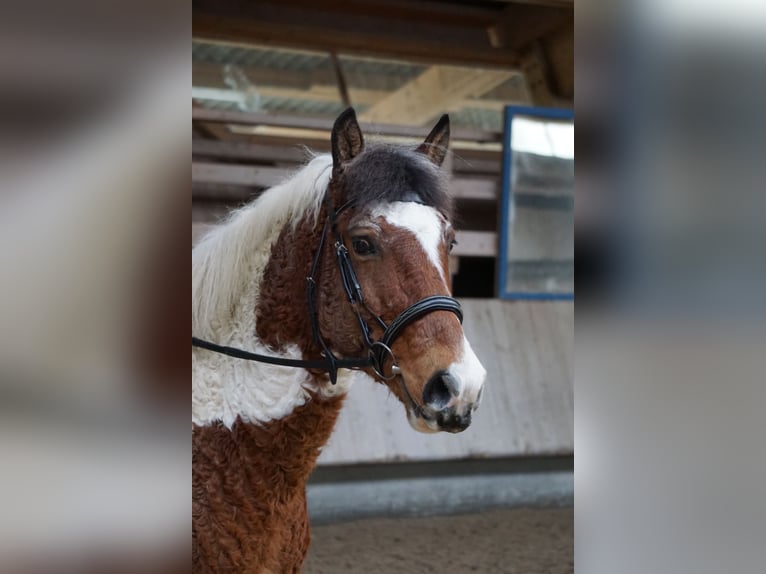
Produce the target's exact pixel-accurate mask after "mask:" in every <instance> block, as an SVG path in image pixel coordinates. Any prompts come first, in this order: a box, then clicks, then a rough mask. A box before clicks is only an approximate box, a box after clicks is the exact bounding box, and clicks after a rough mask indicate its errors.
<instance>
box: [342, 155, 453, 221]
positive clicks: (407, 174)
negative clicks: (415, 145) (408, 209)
mask: <svg viewBox="0 0 766 574" xmlns="http://www.w3.org/2000/svg"><path fill="white" fill-rule="evenodd" d="M344 179H345V186H346V190H347V192H348V194H349V199H353V200H354V203H355V204H356V205H366V204H371V203H377V202H385V203H389V202H392V201H415V202H418V203H422V204H425V205H429V206H431V207H434V208H435V209H436V210H437V211H439V212H440V213H442V214H443V215H444V216H445V217H447V218H448V219H450V218H451V216H452V198H451V197H450V195H449V194H448V193H447V182H446V178H445V175H444V173H443V172H442V171H441V169H439V168H438V167H436V166H435V165H434V164H433V163H431V162H430V161H429V159H428V158H427V157H426V156H425V155H423V154H421V153H419V152H417V151H415V150H413V149H411V148H406V147H397V146H391V145H380V144H378V145H373V146H370V147H368V148H367V149H365V151H364V152H363V153H361V154H360V155H359V156H357V157H356V158H354V160H353V161H352V162H351V163H350V164H349V165H348V166H347V167H346V169H345V172H344Z"/></svg>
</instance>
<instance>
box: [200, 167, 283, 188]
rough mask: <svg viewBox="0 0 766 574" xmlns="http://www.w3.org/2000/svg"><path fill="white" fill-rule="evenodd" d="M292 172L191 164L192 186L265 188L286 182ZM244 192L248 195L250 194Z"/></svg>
mask: <svg viewBox="0 0 766 574" xmlns="http://www.w3.org/2000/svg"><path fill="white" fill-rule="evenodd" d="M294 172H295V170H293V169H282V168H276V167H254V166H249V165H228V164H222V163H209V162H192V184H194V183H195V182H198V183H216V184H228V185H241V186H250V187H263V188H267V187H272V186H274V185H276V184H278V183H280V182H282V181H284V180H286V179H287V178H288V177H290V175H292V174H293V173H294ZM245 191H246V192H248V194H249V193H251V192H252V190H245Z"/></svg>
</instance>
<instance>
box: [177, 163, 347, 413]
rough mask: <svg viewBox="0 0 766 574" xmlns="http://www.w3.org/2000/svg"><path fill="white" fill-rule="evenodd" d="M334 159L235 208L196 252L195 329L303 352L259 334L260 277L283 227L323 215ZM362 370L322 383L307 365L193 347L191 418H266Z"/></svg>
mask: <svg viewBox="0 0 766 574" xmlns="http://www.w3.org/2000/svg"><path fill="white" fill-rule="evenodd" d="M331 167H332V159H331V158H330V156H329V155H323V156H317V157H316V158H314V159H313V160H312V161H311V162H310V163H309V164H308V165H307V166H306V167H305V168H304V169H303V170H301V171H300V172H298V173H297V174H296V175H295V177H293V178H292V179H290V180H289V181H287V182H286V183H284V184H281V185H278V186H276V187H274V188H272V189H270V190H269V191H267V192H265V193H264V194H263V195H261V196H260V197H259V198H258V199H257V200H256V201H254V202H253V203H251V204H249V205H247V206H245V207H244V208H242V209H240V210H238V211H236V212H234V214H233V215H232V216H231V217H230V218H229V220H228V221H227V222H226V223H224V224H223V225H221V226H220V227H218V228H216V229H214V230H213V231H211V232H210V233H209V234H208V235H207V236H206V237H205V238H203V239H202V241H201V242H200V243H199V244H198V245H197V246H196V247H195V248H194V250H193V251H192V333H193V334H194V336H196V337H199V338H201V339H205V340H208V341H212V342H214V343H218V344H220V345H227V346H230V347H236V348H239V349H244V350H246V351H250V352H254V353H262V354H272V355H279V356H282V357H289V358H293V359H299V358H302V357H301V353H300V351H299V350H298V348H297V347H296V346H294V345H293V346H286V347H284V348H282V349H279V350H278V352H276V351H274V350H272V349H268V348H267V347H266V346H265V345H263V344H262V343H261V342H260V341H259V340H258V338H257V336H256V328H255V327H256V325H255V314H256V313H255V310H256V307H257V304H258V297H259V288H260V279H261V277H262V276H263V273H264V271H265V269H266V265H267V264H268V262H269V259H270V257H271V247H272V245H273V244H274V242H275V241H276V240H277V238H278V237H279V234H280V232H281V230H282V228H283V227H284V226H285V225H288V224H295V223H297V222H298V221H299V220H300V219H301V218H302V217H303V216H304V215H306V214H308V215H311V216H314V217H316V215H317V213H318V212H319V209H320V206H321V201H322V198H323V197H324V192H325V190H326V189H327V185H328V183H329V180H330V174H331ZM356 378H357V373H351V372H349V371H341V372H340V373H339V377H338V384H337V385H336V386H331V385H329V383H328V384H327V385H326V386H325V385H323V386H322V388H316V387H315V386H314V383H313V379H312V378H311V377H310V376H309V374H308V372H307V371H306V370H305V369H299V368H294V367H279V366H276V365H269V364H266V363H258V362H254V361H246V360H242V359H235V358H233V357H228V356H226V355H221V354H219V353H214V352H211V351H207V350H204V349H199V348H196V347H192V422H193V423H194V424H197V425H208V424H213V423H215V422H216V421H219V420H220V421H223V423H224V425H226V426H227V427H229V428H231V426H232V425H233V424H234V422H235V421H236V419H237V417H241V418H242V419H243V420H245V421H248V422H260V423H265V422H269V421H272V420H276V419H281V418H283V417H285V416H287V415H289V414H290V413H291V412H293V410H294V409H295V408H296V407H299V406H301V405H303V404H305V403H306V401H307V400H308V399H309V396H310V395H309V391H314V392H317V391H318V392H320V393H321V394H323V395H326V396H336V395H338V394H342V393H345V392H346V391H347V390H348V388H349V386H350V385H351V384H352V383H353V381H354V380H355V379H356Z"/></svg>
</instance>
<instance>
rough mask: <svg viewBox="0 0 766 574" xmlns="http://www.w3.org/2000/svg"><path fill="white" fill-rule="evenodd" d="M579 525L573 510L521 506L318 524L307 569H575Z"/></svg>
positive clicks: (324, 573)
mask: <svg viewBox="0 0 766 574" xmlns="http://www.w3.org/2000/svg"><path fill="white" fill-rule="evenodd" d="M573 522H574V511H573V509H572V508H549V509H524V508H522V509H507V510H492V511H487V512H483V513H481V514H465V515H459V516H436V517H430V518H400V519H392V518H384V519H373V520H360V521H357V522H347V523H345V524H332V525H327V526H317V527H314V528H312V531H311V533H312V542H311V548H310V550H309V556H308V559H307V560H306V563H305V564H304V568H303V572H304V574H345V573H349V572H354V573H356V572H359V573H364V574H367V573H370V574H373V573H374V574H389V573H390V574H394V573H396V574H409V573H413V574H414V573H418V574H421V573H424V572H438V573H439V574H452V573H455V574H458V573H460V574H462V573H464V572H498V573H500V572H501V573H525V574H534V573H538V572H539V573H545V574H557V573H560V572H574V550H573V536H574V528H573Z"/></svg>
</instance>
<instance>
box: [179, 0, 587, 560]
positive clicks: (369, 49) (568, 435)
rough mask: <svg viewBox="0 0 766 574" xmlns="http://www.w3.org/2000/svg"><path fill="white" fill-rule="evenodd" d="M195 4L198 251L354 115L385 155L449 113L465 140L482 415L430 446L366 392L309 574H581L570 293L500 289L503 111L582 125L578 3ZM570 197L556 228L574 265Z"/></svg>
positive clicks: (325, 470) (315, 500) (317, 486)
mask: <svg viewBox="0 0 766 574" xmlns="http://www.w3.org/2000/svg"><path fill="white" fill-rule="evenodd" d="M192 6H193V40H192V59H193V77H192V78H193V81H192V107H193V110H192V128H193V142H192V152H193V157H192V244H194V243H195V241H197V239H198V238H199V237H200V236H201V235H202V234H203V233H205V231H206V230H207V229H209V227H210V226H211V225H215V224H216V223H217V222H218V221H220V220H221V218H223V217H225V216H226V215H227V214H228V213H229V212H230V211H231V210H232V209H234V208H236V207H238V206H240V205H242V204H244V203H246V202H248V201H250V200H252V199H254V198H255V197H257V196H258V195H259V194H260V193H261V192H262V191H264V190H265V189H267V188H269V187H270V186H272V185H274V184H276V183H278V182H280V181H282V180H284V179H285V178H286V177H287V176H289V174H291V173H292V172H294V171H295V170H296V168H297V167H298V166H300V165H301V164H302V163H303V162H305V161H306V159H307V158H308V157H309V155H308V151H307V150H311V151H312V152H327V151H328V150H329V130H330V128H331V126H332V123H333V121H334V119H335V117H337V115H338V114H339V113H340V112H341V111H343V110H344V109H345V108H346V107H348V106H353V107H354V108H355V110H356V112H357V114H358V117H359V120H360V123H361V125H362V129H363V130H364V132H365V133H366V134H374V138H375V139H376V140H378V141H390V142H397V143H398V142H401V143H409V144H411V143H415V142H417V141H419V140H422V138H423V137H424V136H425V135H426V134H427V133H428V131H429V130H430V128H431V126H432V125H433V123H434V122H435V121H436V120H437V119H438V118H439V116H440V115H441V114H443V113H449V115H450V119H451V123H452V140H451V145H450V150H451V153H450V155H449V157H448V159H447V161H446V163H445V169H446V170H448V172H449V177H450V190H451V193H452V194H453V196H454V199H455V202H456V208H457V209H456V211H457V219H456V221H457V224H456V226H457V229H458V234H457V241H458V244H457V246H456V248H455V250H454V252H453V256H452V260H451V262H450V263H451V269H452V272H453V288H454V294H455V296H456V297H458V298H459V299H460V300H461V303H462V305H463V308H464V312H465V322H464V327H465V330H466V334H467V336H468V338H469V339H470V340H471V341H472V345H473V347H474V349H475V351H476V353H477V355H478V356H479V358H480V359H481V360H482V362H483V363H484V365H485V367H486V368H487V371H488V373H489V375H488V379H487V385H486V396H485V398H484V403H483V408H482V410H481V411H480V412H479V413H477V417H476V421H475V423H474V424H473V425H472V427H471V428H470V429H469V430H468V431H466V432H465V433H462V434H460V435H454V436H453V435H450V436H441V435H439V436H433V435H420V434H417V433H415V431H413V430H412V429H410V428H409V427H408V426H406V424H402V423H403V422H404V419H403V416H402V412H400V411H401V406H400V405H399V404H398V403H397V402H396V401H395V400H394V399H393V398H391V397H387V396H386V393H387V391H386V390H385V389H384V388H383V387H380V386H375V387H373V386H372V385H369V386H368V387H361V386H357V387H354V388H353V389H352V391H351V392H350V394H349V397H348V399H347V401H346V405H345V407H344V410H343V412H342V414H341V419H340V421H339V423H338V425H337V427H336V430H335V433H334V435H333V437H332V439H331V441H330V443H329V444H328V445H327V446H326V448H325V449H324V451H323V453H322V455H321V457H320V461H319V462H320V464H319V467H318V468H317V470H316V471H315V473H314V475H313V477H312V480H311V482H310V486H309V511H310V514H311V518H312V522H313V524H314V526H315V529H314V542H313V544H312V549H311V552H310V555H309V560H308V562H307V564H306V568H305V572H313V573H318V572H358V571H363V570H364V571H367V570H370V571H377V572H427V571H436V570H437V569H438V570H439V571H441V572H445V571H446V572H466V571H471V570H474V571H482V572H489V571H492V572H509V571H526V572H535V571H540V572H543V571H544V572H567V571H572V568H573V567H572V564H573V547H572V532H573V513H572V508H571V507H572V503H573V477H572V471H573V466H574V437H573V388H572V387H573V377H574V375H573V322H574V308H573V300H572V299H573V294H571V293H570V295H571V296H566V297H537V298H533V297H513V296H511V295H509V294H508V293H506V292H505V289H504V286H503V285H502V283H501V281H500V273H501V268H502V267H503V265H505V262H504V261H502V257H503V253H505V251H504V249H503V237H504V236H503V235H502V232H503V226H504V225H505V223H504V218H507V211H506V210H504V207H503V205H504V204H503V198H504V194H507V193H509V191H508V190H505V189H504V188H505V187H506V186H504V184H503V174H504V169H507V165H505V164H507V160H506V158H505V157H504V154H505V152H506V151H507V147H508V145H509V143H508V140H507V137H506V136H507V125H508V124H507V119H508V108H509V106H511V107H512V108H514V109H525V108H536V109H540V108H542V109H555V110H565V111H571V109H572V107H573V99H574V68H573V53H574V39H573V2H572V0H529V1H528V0H521V1H504V0H480V1H476V2H469V1H462V0H418V1H405V0H391V1H384V0H352V1H334V0H329V1H325V2H312V1H308V0H280V1H275V0H263V1H259V2H241V1H235V0H229V1H220V0H217V1H215V2H213V1H211V0H195V1H194V2H193V3H192ZM573 164H574V159H573V156H572V157H571V158H569V161H568V163H567V164H566V165H567V169H571V170H573ZM532 169H533V170H534V169H537V170H539V172H535V171H532V172H531V173H529V174H528V175H529V181H528V182H526V183H525V182H524V181H521V182H519V185H521V186H524V185H527V186H528V188H525V189H521V190H519V189H518V188H516V189H515V193H516V194H517V195H518V196H519V197H521V196H525V197H532V198H534V197H536V196H546V194H548V195H550V194H551V193H552V192H550V189H551V188H553V187H556V186H557V185H558V184H559V183H560V182H559V181H558V180H557V179H556V178H557V175H556V173H555V171H556V170H555V169H553V168H552V167H551V164H550V163H549V162H545V161H539V162H532ZM566 193H568V194H569V195H568V196H567V198H566V200H565V201H564V202H563V205H564V206H565V211H566V213H565V214H564V215H563V216H562V217H561V218H560V219H556V220H555V221H556V222H554V223H553V224H552V225H553V226H554V231H555V232H556V234H557V235H562V234H563V235H568V237H569V240H568V242H567V241H565V242H564V243H566V246H565V248H564V249H565V251H566V252H567V253H569V251H568V250H570V248H571V249H572V250H573V246H572V245H571V243H572V233H573V231H572V228H571V225H572V218H573V214H572V210H573V189H570V190H569V191H568V192H566ZM546 197H547V196H546ZM550 203H551V201H547V203H546V205H548V204H550ZM561 203H562V202H559V204H561ZM557 205H558V204H557ZM558 221H561V223H557V222H558ZM541 229H544V230H548V231H549V230H550V226H549V227H543V228H541ZM571 257H572V258H573V251H572V255H571ZM565 272H566V273H569V274H570V276H571V273H572V270H571V268H570V267H565ZM568 291H571V285H570V287H569V288H568ZM445 516H448V517H449V518H448V519H447V518H444V517H445ZM428 517H431V518H428ZM418 521H420V522H418ZM429 521H431V522H429ZM428 533H431V534H430V536H431V538H428V536H429V534H428ZM455 537H460V538H461V539H462V540H463V541H465V540H466V539H470V540H475V541H476V544H473V543H472V544H469V545H466V544H465V542H463V543H461V544H459V545H456V544H454V543H451V542H450V540H456V538H455ZM479 541H482V542H479ZM408 543H409V544H410V545H411V546H407V544H408ZM423 544H438V546H439V547H440V548H443V556H442V558H441V559H440V561H439V563H438V564H437V563H433V562H428V561H420V560H419V559H417V558H414V557H413V556H414V554H415V552H414V550H413V548H417V547H418V546H422V545H423ZM466 546H468V548H466ZM458 548H459V549H460V551H461V552H462V553H463V554H461V555H459V556H458V555H457V554H456V552H457V550H458ZM490 548H491V549H490ZM352 549H353V550H352ZM411 551H412V552H411ZM339 552H346V553H347V560H342V561H340V562H338V560H337V556H338V553H339ZM384 557H385V558H384Z"/></svg>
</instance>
